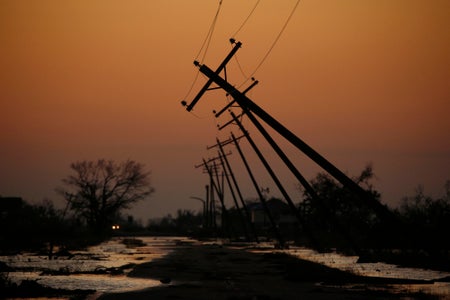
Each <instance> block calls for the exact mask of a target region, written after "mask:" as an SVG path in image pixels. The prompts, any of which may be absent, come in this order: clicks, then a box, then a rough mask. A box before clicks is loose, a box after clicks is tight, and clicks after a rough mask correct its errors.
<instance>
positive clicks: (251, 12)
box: [231, 0, 261, 38]
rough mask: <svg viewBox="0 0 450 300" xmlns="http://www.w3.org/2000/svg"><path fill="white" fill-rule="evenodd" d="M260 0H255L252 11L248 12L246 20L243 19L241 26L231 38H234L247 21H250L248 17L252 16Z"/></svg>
mask: <svg viewBox="0 0 450 300" xmlns="http://www.w3.org/2000/svg"><path fill="white" fill-rule="evenodd" d="M260 1H261V0H257V1H256V3H255V5H254V6H253V9H252V10H251V11H250V13H249V14H248V16H247V18H245V20H244V22H242V24H241V26H240V27H239V28H238V29H237V30H236V32H235V33H234V34H232V35H231V37H232V38H235V37H236V35H237V34H238V33H239V32H240V31H241V30H242V28H243V27H244V26H245V24H246V23H247V21H248V20H249V19H250V17H251V16H252V15H253V12H254V11H255V9H256V7H258V4H259V2H260Z"/></svg>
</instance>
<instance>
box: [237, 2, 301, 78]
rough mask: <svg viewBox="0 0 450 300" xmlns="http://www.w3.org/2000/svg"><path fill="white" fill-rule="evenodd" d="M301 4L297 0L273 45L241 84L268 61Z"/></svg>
mask: <svg viewBox="0 0 450 300" xmlns="http://www.w3.org/2000/svg"><path fill="white" fill-rule="evenodd" d="M299 4H300V0H297V2H296V3H295V5H294V7H293V8H292V10H291V13H290V14H289V16H288V18H287V19H286V22H285V23H284V25H283V27H282V28H281V30H280V32H279V33H278V35H277V37H276V38H275V40H274V41H273V43H272V45H271V46H270V48H269V50H267V52H266V54H265V55H264V57H263V58H262V59H261V61H260V62H259V64H258V65H257V66H256V68H255V70H254V71H253V72H252V73H251V74H250V75H249V76H248V77H247V78H246V80H245V81H244V82H243V83H242V84H241V85H240V86H242V85H244V84H245V83H246V82H247V81H248V80H249V79H250V78H251V77H253V76H254V75H255V73H256V72H257V71H258V70H259V68H260V67H261V66H262V64H263V63H264V62H265V61H266V59H267V57H268V56H269V55H270V53H271V52H272V50H273V48H274V47H275V45H276V44H277V42H278V41H279V40H280V37H281V35H282V34H283V32H284V30H285V29H286V27H287V25H288V24H289V21H290V20H291V18H292V16H293V15H294V13H295V11H296V10H297V7H298V5H299Z"/></svg>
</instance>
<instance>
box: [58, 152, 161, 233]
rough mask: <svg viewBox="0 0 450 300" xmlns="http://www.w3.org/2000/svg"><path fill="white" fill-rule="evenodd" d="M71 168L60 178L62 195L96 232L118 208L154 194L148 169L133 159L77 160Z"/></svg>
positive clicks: (107, 223)
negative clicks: (119, 160)
mask: <svg viewBox="0 0 450 300" xmlns="http://www.w3.org/2000/svg"><path fill="white" fill-rule="evenodd" d="M70 168H71V169H72V171H73V172H74V174H72V175H69V176H67V177H66V178H64V179H63V180H62V182H63V183H64V186H65V187H63V188H59V189H57V191H58V192H59V193H60V194H62V195H63V197H64V199H65V200H66V201H67V204H68V207H69V208H70V209H71V210H72V211H74V213H75V214H76V215H77V216H78V217H80V218H82V219H84V221H85V222H86V224H87V225H88V227H90V228H91V229H92V230H93V231H95V232H104V231H105V230H106V229H107V228H109V225H111V224H110V223H111V222H112V218H113V217H114V216H115V215H117V214H118V213H119V212H120V210H122V209H126V208H130V206H131V205H132V204H133V203H136V202H138V201H140V200H143V199H145V198H146V197H148V196H149V195H151V194H152V193H153V191H154V190H153V188H152V187H151V185H150V172H146V171H145V170H144V166H143V165H142V164H140V163H137V162H135V161H132V160H127V161H125V162H122V163H116V162H114V161H112V160H104V159H99V160H97V161H96V162H95V161H78V162H75V163H72V164H71V165H70Z"/></svg>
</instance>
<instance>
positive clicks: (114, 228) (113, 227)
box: [112, 225, 120, 230]
mask: <svg viewBox="0 0 450 300" xmlns="http://www.w3.org/2000/svg"><path fill="white" fill-rule="evenodd" d="M112 229H113V230H118V229H120V226H119V225H113V226H112Z"/></svg>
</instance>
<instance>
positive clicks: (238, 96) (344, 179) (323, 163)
mask: <svg viewBox="0 0 450 300" xmlns="http://www.w3.org/2000/svg"><path fill="white" fill-rule="evenodd" d="M231 42H232V43H234V40H231ZM240 47H241V43H240V42H237V43H236V44H235V46H234V47H233V49H232V51H231V52H230V54H229V55H228V56H227V57H226V59H225V60H224V61H223V62H222V64H221V65H220V66H219V68H218V69H217V70H216V71H215V72H214V71H213V70H211V69H210V68H209V67H208V66H206V65H204V64H203V65H202V64H200V63H199V62H197V61H195V62H194V65H195V66H197V67H199V70H200V72H202V73H203V74H204V75H206V76H207V77H208V78H209V80H208V82H207V83H206V84H205V86H204V87H203V89H202V90H201V91H200V92H199V94H198V95H197V96H196V97H195V98H194V100H193V101H192V102H191V103H190V104H189V105H188V106H187V108H186V109H187V110H188V111H191V110H192V109H193V108H194V106H195V104H196V103H197V102H198V100H199V99H200V98H201V96H202V95H203V94H204V93H205V92H206V91H207V90H208V89H209V86H210V85H211V84H212V83H213V82H214V83H215V84H217V85H218V86H219V87H221V88H222V89H224V90H225V91H226V92H227V93H228V94H229V95H231V96H232V97H233V99H234V101H235V102H236V103H237V104H239V106H240V107H241V108H243V109H246V110H248V111H250V112H252V113H254V114H255V115H257V116H258V117H259V118H260V119H261V120H263V121H264V122H265V123H266V124H268V125H269V126H270V127H272V128H273V129H274V130H275V131H276V132H278V133H279V134H280V135H281V136H282V137H284V138H285V139H286V140H288V141H289V142H290V143H291V144H293V145H294V146H295V147H296V148H298V149H299V150H300V151H302V152H303V153H304V154H305V155H307V156H308V157H309V158H310V159H311V160H313V161H314V162H315V163H316V164H318V165H319V166H320V167H322V168H323V169H324V170H325V171H327V172H328V173H329V174H330V175H331V176H333V177H334V178H335V179H336V180H337V181H339V182H340V183H341V184H342V185H343V186H345V187H347V188H349V189H350V190H351V191H353V192H354V193H355V194H357V195H359V196H360V197H361V198H362V199H364V200H366V201H367V203H368V205H370V206H371V207H372V209H374V211H376V212H377V213H378V214H379V215H381V216H384V217H386V218H389V219H392V216H391V214H390V213H389V211H388V209H387V207H386V206H384V205H382V204H381V203H380V202H378V201H377V200H376V199H374V198H373V197H372V195H370V194H369V192H367V191H366V190H364V189H363V188H361V187H360V186H359V185H358V184H357V183H355V182H354V181H353V180H352V179H350V178H349V177H348V176H347V175H345V174H344V173H343V172H342V171H341V170H339V169H338V168H337V167H336V166H334V165H333V164H332V163H331V162H329V161H328V160H327V159H325V158H324V157H323V156H322V155H320V154H319V153H318V152H317V151H315V150H314V149H313V148H312V147H310V146H309V145H308V144H307V143H305V142H304V141H303V140H301V139H300V138H299V137H297V136H296V135H295V134H294V133H293V132H291V131H290V130H289V129H287V128H286V127H285V126H283V125H282V124H281V123H280V122H278V121H277V120H276V119H275V118H273V117H272V116H271V115H270V114H268V113H267V112H266V111H264V110H263V109H262V108H261V107H259V106H258V105H257V104H256V103H254V102H253V101H252V100H251V99H249V98H248V97H247V96H246V95H245V94H244V93H242V92H240V91H239V90H238V89H236V88H235V87H234V86H233V85H231V84H230V83H229V82H228V81H227V80H226V78H225V79H224V78H222V77H221V76H220V75H219V74H220V72H221V71H222V70H225V66H226V63H227V62H228V61H229V60H230V59H231V57H232V56H233V55H234V54H235V53H236V51H237V50H238V49H239V48H240ZM225 77H226V72H225ZM182 104H184V105H186V102H185V101H182Z"/></svg>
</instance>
